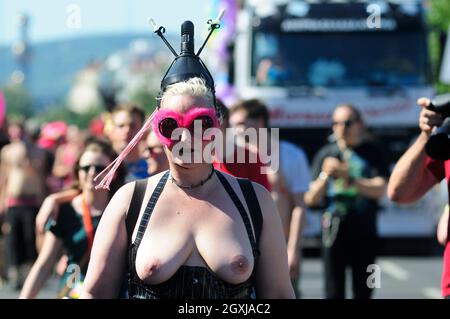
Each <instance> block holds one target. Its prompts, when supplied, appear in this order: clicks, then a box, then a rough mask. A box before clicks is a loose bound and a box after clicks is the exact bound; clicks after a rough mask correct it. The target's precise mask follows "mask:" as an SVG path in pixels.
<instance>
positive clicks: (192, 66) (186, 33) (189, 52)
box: [150, 10, 224, 106]
mask: <svg viewBox="0 0 450 319" xmlns="http://www.w3.org/2000/svg"><path fill="white" fill-rule="evenodd" d="M223 13H224V11H223V10H222V11H221V12H220V14H219V16H218V17H217V19H216V20H211V19H210V20H208V22H207V23H208V24H209V25H210V26H209V33H208V36H207V37H206V39H205V41H204V42H203V45H202V46H201V48H200V50H198V52H197V53H195V52H194V24H193V23H192V22H191V21H185V22H183V24H182V25H181V53H180V54H178V53H177V52H176V51H175V50H174V49H173V47H172V46H171V45H170V43H169V42H168V41H167V39H166V38H165V37H164V33H165V31H166V29H165V28H164V27H162V26H159V27H158V26H157V25H156V23H155V22H154V21H153V19H150V22H151V23H152V24H153V27H154V30H155V33H156V34H157V35H158V36H159V37H160V38H161V39H162V40H163V41H164V43H165V44H166V45H167V47H168V48H169V49H170V51H171V52H172V53H173V55H174V56H175V59H174V60H173V62H172V64H171V65H170V67H169V69H168V70H167V72H166V74H165V75H164V77H163V79H162V81H161V88H160V93H159V94H160V96H161V95H162V94H163V92H164V90H165V89H166V88H167V86H169V85H171V84H174V83H178V82H182V81H186V80H188V79H190V78H193V77H199V78H202V79H204V80H205V83H206V86H207V87H208V88H209V89H210V90H211V92H212V94H213V98H214V106H215V105H216V97H215V88H214V79H213V77H212V76H211V73H209V71H208V68H207V67H206V65H205V64H204V63H203V61H202V60H201V59H200V53H201V52H202V51H203V48H204V47H205V45H206V43H207V42H208V40H209V37H210V36H211V34H212V33H213V31H214V30H216V29H218V28H220V24H219V22H220V19H221V18H222V16H223ZM158 103H159V102H158Z"/></svg>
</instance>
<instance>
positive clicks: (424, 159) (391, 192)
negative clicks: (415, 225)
mask: <svg viewBox="0 0 450 319" xmlns="http://www.w3.org/2000/svg"><path fill="white" fill-rule="evenodd" d="M430 103H431V101H430V100H429V99H427V98H420V99H419V100H418V104H419V105H420V106H421V107H422V111H421V113H420V117H419V127H420V130H421V133H420V135H419V137H418V138H417V140H416V141H415V142H414V144H413V145H412V146H411V147H410V148H409V149H408V150H407V151H406V152H405V154H403V156H402V157H401V158H400V160H399V161H398V163H397V164H396V165H395V167H394V170H393V171H392V174H391V178H390V180H389V183H388V197H389V199H391V200H393V201H395V202H398V203H410V202H414V201H416V200H418V199H420V198H421V197H422V196H423V195H425V193H426V192H427V191H428V190H429V189H431V188H432V187H433V186H434V185H436V184H438V183H439V182H440V181H441V180H443V179H444V178H445V179H446V180H447V185H448V184H449V182H450V160H447V161H439V160H434V159H431V158H430V157H428V156H427V154H426V152H425V144H426V142H427V141H428V138H429V136H430V134H431V132H432V131H433V129H434V128H435V127H437V126H439V125H441V124H442V117H441V115H439V114H438V113H436V112H433V111H431V110H429V109H427V107H428V106H429V105H430ZM449 194H450V189H449ZM446 215H447V216H448V214H446ZM444 216H445V215H444ZM447 225H448V224H447ZM447 234H448V227H447ZM446 237H447V238H446V243H445V251H444V267H443V272H442V281H441V289H442V296H443V297H444V298H446V299H450V244H449V240H448V239H449V236H446Z"/></svg>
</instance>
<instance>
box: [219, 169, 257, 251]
mask: <svg viewBox="0 0 450 319" xmlns="http://www.w3.org/2000/svg"><path fill="white" fill-rule="evenodd" d="M216 172H217V177H218V178H219V180H220V182H221V183H222V185H223V187H224V188H225V191H226V192H227V193H228V195H229V196H230V198H231V200H232V201H233V203H234V205H235V206H236V208H237V209H238V211H239V214H240V215H241V217H242V220H243V222H244V225H245V229H246V231H247V234H248V237H249V239H250V245H251V246H252V249H253V253H254V255H255V257H257V256H258V253H259V250H258V242H257V241H256V240H255V237H254V236H253V230H252V224H251V222H250V220H249V219H248V215H247V211H246V210H245V208H244V206H243V205H242V203H241V200H240V199H239V197H238V196H237V195H236V193H235V191H234V190H233V188H232V187H231V185H230V183H229V182H228V181H227V179H226V178H225V176H223V174H222V173H221V172H220V171H216ZM250 216H251V214H250ZM255 235H256V230H255Z"/></svg>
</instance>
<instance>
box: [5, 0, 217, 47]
mask: <svg viewBox="0 0 450 319" xmlns="http://www.w3.org/2000/svg"><path fill="white" fill-rule="evenodd" d="M212 1H213V0H158V1H155V0H0V44H3V45H4V44H7V45H9V44H11V43H12V42H13V41H14V40H15V39H17V38H18V37H19V33H18V30H17V27H16V26H15V17H16V14H17V13H18V12H26V13H28V14H29V15H30V17H31V23H30V28H29V29H30V32H29V34H30V40H31V42H33V43H36V42H42V41H50V40H54V39H61V38H69V37H79V36H85V35H91V34H111V33H125V32H130V31H135V32H147V31H151V30H152V29H151V28H150V26H149V25H148V24H147V19H148V18H149V17H153V18H154V19H155V20H156V22H157V23H158V24H161V25H164V26H165V27H166V29H167V32H170V33H178V32H179V29H180V25H181V23H182V22H183V21H184V20H191V21H193V22H194V24H195V26H196V34H197V35H198V34H204V33H201V32H202V31H203V30H206V28H207V26H206V21H207V20H208V19H209V18H211V17H210V7H211V2H212ZM78 22H80V23H79V24H78ZM203 28H204V29H203Z"/></svg>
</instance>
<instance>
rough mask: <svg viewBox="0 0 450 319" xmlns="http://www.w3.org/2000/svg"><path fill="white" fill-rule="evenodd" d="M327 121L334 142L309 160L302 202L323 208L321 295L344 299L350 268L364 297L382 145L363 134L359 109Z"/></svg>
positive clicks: (381, 180) (382, 172) (356, 291)
mask: <svg viewBox="0 0 450 319" xmlns="http://www.w3.org/2000/svg"><path fill="white" fill-rule="evenodd" d="M332 120H333V127H332V130H333V137H334V141H333V142H332V143H330V144H328V145H326V146H324V147H322V148H321V149H320V150H319V151H318V153H317V154H316V156H315V158H314V160H313V164H312V175H313V182H312V183H311V185H310V189H309V191H308V192H307V193H306V194H305V202H306V203H307V204H308V205H309V206H320V205H321V206H322V207H325V213H324V214H323V217H322V245H323V260H324V270H325V297H326V298H328V299H343V298H345V273H346V268H347V267H350V268H351V270H352V280H353V286H352V287H353V296H354V298H356V299H368V298H370V297H371V295H372V292H373V287H370V285H368V284H367V282H368V281H367V280H368V276H369V275H370V273H368V272H367V271H368V266H369V265H371V264H374V263H375V258H376V253H377V248H378V237H377V229H376V226H377V220H376V213H377V209H378V204H377V201H378V200H380V199H381V198H382V197H383V196H384V194H385V190H386V181H387V177H388V174H389V172H388V165H387V161H386V159H385V156H384V152H383V149H382V148H381V146H380V145H379V144H378V143H376V142H375V141H374V140H371V139H370V138H368V135H367V134H366V133H365V130H364V123H363V119H362V117H361V114H360V112H359V111H358V109H356V108H355V107H354V106H352V105H350V104H343V105H339V106H337V107H336V109H335V110H334V112H333V115H332Z"/></svg>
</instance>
